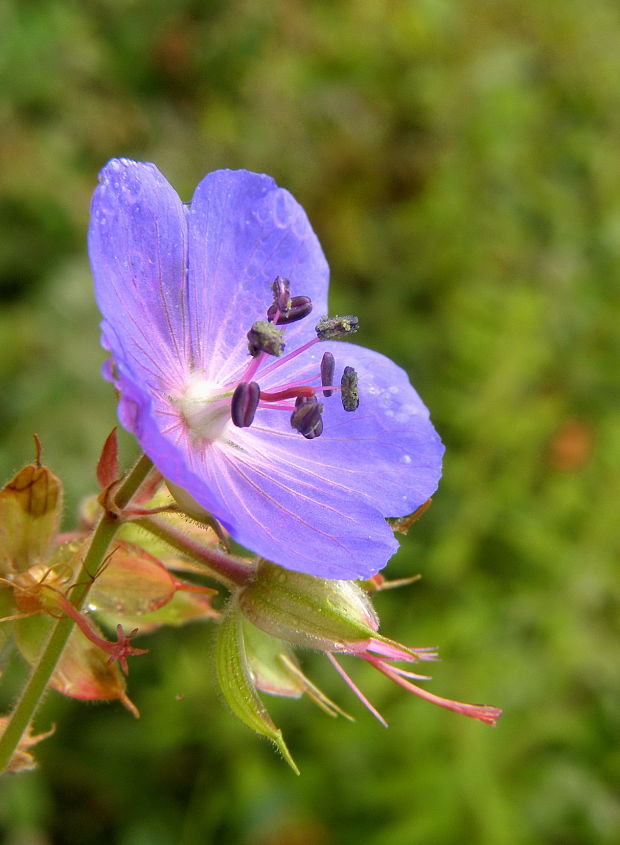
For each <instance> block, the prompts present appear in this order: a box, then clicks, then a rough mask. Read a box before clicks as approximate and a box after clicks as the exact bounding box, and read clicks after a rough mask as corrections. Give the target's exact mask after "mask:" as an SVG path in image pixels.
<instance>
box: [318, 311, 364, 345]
mask: <svg viewBox="0 0 620 845" xmlns="http://www.w3.org/2000/svg"><path fill="white" fill-rule="evenodd" d="M359 327H360V321H359V320H358V318H357V317H355V316H354V315H353V314H346V315H345V316H343V317H321V319H320V320H319V322H318V323H317V324H316V326H315V331H316V336H317V337H318V339H319V340H340V338H341V337H345V336H346V335H348V334H353V332H356V331H357V330H358V329H359Z"/></svg>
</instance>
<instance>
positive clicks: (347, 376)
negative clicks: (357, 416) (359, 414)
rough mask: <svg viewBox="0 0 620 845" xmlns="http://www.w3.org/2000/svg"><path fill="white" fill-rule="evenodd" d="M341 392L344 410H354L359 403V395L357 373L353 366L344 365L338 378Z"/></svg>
mask: <svg viewBox="0 0 620 845" xmlns="http://www.w3.org/2000/svg"><path fill="white" fill-rule="evenodd" d="M340 387H341V388H342V393H341V394H340V396H341V398H342V407H343V408H344V409H345V411H356V410H357V409H358V407H359V404H360V395H359V390H358V387H357V373H356V372H355V370H354V369H353V367H345V368H344V372H343V374H342V378H341V380H340Z"/></svg>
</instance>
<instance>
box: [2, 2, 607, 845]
mask: <svg viewBox="0 0 620 845" xmlns="http://www.w3.org/2000/svg"><path fill="white" fill-rule="evenodd" d="M619 43H620V7H619V6H618V4H617V3H616V2H615V0H546V2H544V3H540V2H538V0H501V2H498V0H458V2H457V0H454V2H450V0H416V2H414V0H401V2H392V0H348V1H347V0H308V1H307V2H304V1H303V0H274V2H256V0H247V2H243V1H242V0H227V2H225V0H149V2H141V0H89V2H88V3H82V2H78V0H75V2H73V1H72V0H67V2H52V0H29V1H28V2H22V0H5V2H4V3H3V4H2V6H1V9H0V122H1V127H2V129H1V132H0V171H1V172H0V232H1V234H0V300H1V313H0V437H1V440H0V471H1V475H2V478H3V479H4V478H8V476H9V474H10V473H12V472H13V471H15V470H16V469H17V468H18V467H19V466H20V465H21V464H23V463H25V462H26V461H28V460H30V459H31V457H32V454H33V445H32V433H33V432H37V433H38V434H39V435H40V437H41V439H42V440H43V443H44V450H45V458H46V460H47V462H48V463H49V464H50V465H51V466H52V467H53V468H54V469H55V471H56V472H57V473H58V474H60V475H61V476H62V477H63V479H64V481H65V484H66V488H67V496H66V500H67V501H66V520H67V526H69V525H70V524H71V520H72V519H73V517H74V513H75V509H76V507H77V504H78V502H79V500H80V498H81V497H82V496H84V495H85V494H86V493H88V492H89V491H91V490H92V489H93V488H94V485H95V479H94V465H95V461H96V458H97V455H98V450H99V449H100V445H101V443H102V441H103V438H104V436H105V435H106V434H107V432H108V431H109V430H110V428H111V427H112V425H113V424H114V421H115V408H114V400H113V397H112V394H111V391H110V389H109V386H108V385H107V384H106V383H104V382H103V381H102V380H101V379H100V377H99V367H100V364H101V362H102V360H103V354H102V352H101V350H100V349H99V345H98V328H97V324H98V317H97V313H96V310H95V306H94V302H93V296H92V290H91V280H90V275H89V268H88V263H87V257H86V249H85V232H86V227H87V223H88V206H89V199H90V195H91V192H92V190H93V188H94V185H95V182H96V175H97V172H98V170H99V169H100V167H101V166H102V165H103V164H104V163H105V161H106V160H107V159H108V158H110V157H112V156H117V155H127V156H130V157H134V158H138V159H141V160H151V161H154V162H156V163H157V165H158V166H159V167H160V169H161V170H162V171H163V172H164V173H165V174H166V175H167V177H168V178H169V179H170V181H171V182H172V183H173V184H174V185H175V187H176V188H177V189H178V191H179V193H180V195H181V196H182V197H183V198H184V199H189V198H190V197H191V194H192V191H193V188H194V185H195V183H196V182H197V181H198V180H199V179H200V178H201V177H202V175H203V174H204V173H205V172H206V171H209V170H212V169H215V168H218V167H246V168H249V169H254V170H258V171H262V172H267V173H270V174H272V175H273V176H274V177H275V178H276V179H277V181H278V182H279V183H280V184H281V185H283V186H285V187H287V188H288V189H289V190H291V191H292V193H293V194H294V195H295V196H296V197H297V198H298V199H299V200H300V202H301V203H302V204H303V205H304V206H305V208H306V210H307V212H308V214H309V216H310V219H311V221H312V222H313V225H314V227H315V229H316V231H317V233H318V235H319V237H320V239H321V241H322V243H323V246H324V249H325V252H326V254H327V257H328V260H329V262H330V265H331V268H332V294H331V304H332V308H333V311H334V312H338V311H341V312H342V311H344V312H345V313H346V312H350V311H353V312H355V313H358V314H359V316H360V318H361V320H362V325H363V333H362V334H361V335H360V340H361V341H362V342H364V343H365V344H367V345H369V346H372V347H375V348H377V349H380V350H381V351H383V352H385V353H387V354H388V355H390V356H391V357H393V358H394V359H396V361H398V362H399V363H400V364H401V365H402V366H404V367H405V368H406V369H407V370H408V371H409V372H410V373H411V376H412V380H413V382H414V383H415V385H416V386H417V388H418V389H419V391H420V392H421V394H422V395H423V396H424V398H425V400H426V401H427V403H428V405H429V407H430V408H431V410H432V414H433V418H434V421H435V423H436V425H437V428H438V429H439V431H440V432H441V435H442V437H443V439H444V441H445V443H446V446H447V453H446V461H445V475H444V479H443V482H442V485H441V488H440V491H439V493H438V495H437V496H436V498H435V501H434V503H433V506H432V508H431V509H430V511H429V512H428V514H427V515H426V516H425V517H424V519H423V520H422V521H421V522H420V523H419V524H418V525H417V526H416V527H415V528H414V530H412V532H411V533H410V534H409V536H408V537H407V538H405V539H404V541H403V543H402V549H401V551H400V553H399V554H398V555H397V556H396V557H395V558H394V559H393V561H392V562H391V563H390V567H389V569H388V573H389V574H390V575H391V576H392V577H398V576H404V575H407V574H411V573H414V572H419V573H421V574H422V576H423V579H422V580H421V582H419V583H418V584H416V585H414V586H413V587H410V588H408V589H406V590H401V591H398V592H396V591H394V592H391V593H383V594H381V595H380V596H378V598H377V600H376V604H377V607H378V609H379V611H380V614H381V616H382V621H383V630H384V631H385V632H386V633H389V634H390V635H392V636H394V637H397V638H399V639H401V640H403V641H405V642H408V643H411V644H415V645H434V644H437V645H439V646H440V648H441V653H442V656H443V661H442V663H440V664H438V665H437V666H436V667H434V670H435V671H434V681H433V684H432V687H431V688H432V689H433V691H435V692H437V693H439V694H444V695H447V696H452V697H456V698H461V699H463V700H473V701H481V700H482V701H485V702H487V703H492V704H496V705H500V706H502V707H504V708H505V711H506V712H505V715H504V717H503V719H502V720H501V722H500V724H499V726H498V727H497V728H496V729H494V730H493V729H490V728H488V727H486V726H484V725H481V724H478V723H471V722H469V721H468V720H466V719H464V718H461V717H458V716H456V715H454V714H451V713H447V712H445V711H442V710H438V709H434V708H433V707H432V706H430V705H427V704H425V703H423V702H421V701H419V700H417V699H413V698H410V697H408V696H407V695H406V694H405V693H404V692H402V691H400V690H398V689H396V688H391V687H390V685H389V682H388V681H387V679H384V678H382V677H381V676H379V675H375V674H373V672H372V670H371V669H370V667H363V666H355V665H353V666H351V667H350V668H351V671H352V673H353V674H354V675H355V678H356V679H357V681H358V682H359V683H360V685H362V686H363V688H364V689H365V691H366V692H367V694H368V695H369V697H370V698H371V700H372V701H373V702H374V703H375V704H376V705H377V706H378V707H379V708H380V709H381V710H382V712H383V713H384V714H385V716H386V718H387V719H388V721H389V722H390V728H389V730H387V731H386V730H384V729H383V728H382V727H381V726H380V725H378V724H377V723H375V722H374V721H373V719H372V717H371V716H370V715H369V714H367V713H366V712H365V711H364V710H363V709H362V708H361V706H359V705H358V703H357V702H356V701H355V700H352V697H351V695H350V693H349V691H348V690H347V689H346V688H345V687H344V686H342V685H341V683H340V681H339V679H338V678H337V677H336V676H335V675H334V674H333V672H332V670H331V669H330V667H329V666H328V665H327V663H326V661H324V660H323V659H320V658H319V657H318V656H316V655H311V654H310V655H308V656H307V660H306V664H305V665H306V668H307V671H308V672H309V673H310V674H311V675H312V677H313V678H314V679H315V680H316V681H317V682H319V683H320V684H321V685H322V686H323V687H324V688H325V689H326V690H327V691H328V692H329V693H330V694H331V695H332V696H333V697H335V698H337V700H339V701H340V703H341V704H342V705H343V706H345V707H347V708H350V709H351V710H352V711H353V712H354V714H355V715H356V716H357V717H358V721H357V723H356V724H349V723H346V722H344V721H342V720H340V721H333V720H330V719H329V718H327V717H326V716H324V715H323V714H322V713H320V712H319V711H316V710H315V709H314V708H313V706H312V705H311V704H310V703H309V702H306V701H303V702H290V701H285V700H270V701H269V702H268V704H269V707H270V709H271V712H272V715H273V716H274V718H275V720H276V721H277V722H278V724H279V725H280V726H281V727H282V728H283V730H284V732H285V735H286V737H287V740H288V744H289V746H290V747H291V749H292V751H293V754H294V756H295V757H296V760H297V762H298V763H299V765H300V768H301V770H302V776H301V778H296V777H295V776H294V775H292V774H291V772H290V771H289V770H288V768H287V767H286V765H285V764H284V763H283V762H282V761H281V760H280V759H279V758H278V757H277V756H276V754H274V753H273V751H272V749H271V747H270V746H269V745H268V743H266V742H265V741H261V740H259V739H258V738H255V737H254V736H253V735H252V734H251V733H250V732H249V731H247V730H246V729H245V728H244V727H243V726H242V725H241V724H239V723H238V722H237V721H236V720H235V719H234V718H233V717H232V716H231V715H230V714H229V713H228V712H227V710H226V708H225V705H224V704H223V702H222V701H221V699H220V698H219V697H218V694H217V692H216V690H215V683H214V678H213V667H212V663H211V656H210V648H211V646H210V643H211V637H212V633H213V632H212V630H210V629H209V628H207V627H201V626H194V627H188V628H187V629H185V630H182V631H162V632H160V633H158V634H157V635H156V636H154V637H152V638H151V640H150V642H149V643H148V645H149V646H150V648H151V653H150V654H149V656H148V657H145V658H140V659H139V660H137V659H136V660H135V661H134V662H133V664H132V669H131V677H130V692H131V694H132V697H133V699H134V700H135V701H136V703H137V705H138V706H139V708H140V709H141V711H142V719H141V720H140V721H139V722H136V721H134V720H133V719H132V718H131V717H130V716H129V715H128V714H127V713H126V712H125V711H123V709H122V708H121V707H120V705H119V706H117V705H100V706H86V705H82V704H79V703H76V702H73V701H69V700H66V699H62V698H61V696H59V695H57V694H56V693H51V694H50V695H49V696H48V698H47V699H46V702H45V705H44V707H43V709H42V710H41V712H40V714H39V717H38V721H37V727H38V728H39V729H41V730H43V729H45V728H47V727H48V726H49V724H50V723H51V722H54V723H56V725H57V730H56V735H55V737H54V738H53V739H51V740H49V741H47V742H46V743H44V744H43V745H42V746H41V747H40V751H39V755H38V757H39V760H40V767H39V769H38V770H37V771H35V772H32V773H29V774H26V775H23V776H15V777H12V778H8V779H6V780H4V781H3V783H2V785H1V786H0V827H2V828H3V829H4V831H5V834H4V835H5V841H6V842H8V843H10V845H47V843H79V845H91V843H92V845H95V844H96V845H99V843H104V842H105V843H119V845H168V843H176V845H193V843H242V845H341V843H342V845H353V843H356V845H357V843H369V844H370V845H402V843H405V845H417V843H419V845H452V843H454V845H456V843H459V845H460V843H476V844H477V845H478V844H479V845H529V844H530V843H549V844H550V845H577V843H617V842H619V841H620V804H619V783H618V781H619V778H620V751H619V750H618V749H619V746H618V734H619V729H620V703H619V695H620V683H619V681H620V671H619V667H620V659H619V656H620V649H619V648H618V637H619V635H620V626H619V622H618V611H619V605H620V589H619V585H620V578H619V577H618V551H619V535H618V501H619V498H620V474H619V472H618V462H619V458H620V426H619V424H618V400H619V399H620V391H619V389H618V384H619V382H618V372H619V354H620V307H619V295H618V290H619V287H618V277H619V270H620V50H619V49H618V44H619ZM123 446H124V453H125V457H126V460H127V461H129V460H131V458H132V456H133V451H132V449H133V447H132V445H131V442H130V440H129V439H128V438H125V440H124V441H123ZM365 668H368V671H365ZM9 686H10V684H9ZM10 694H11V693H10V691H9V693H5V701H4V706H8V703H9V702H8V701H7V700H6V699H7V697H9V696H10ZM179 696H183V698H182V700H179Z"/></svg>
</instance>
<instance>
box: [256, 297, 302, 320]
mask: <svg viewBox="0 0 620 845" xmlns="http://www.w3.org/2000/svg"><path fill="white" fill-rule="evenodd" d="M311 311H312V300H311V299H310V297H309V296H293V297H291V299H289V300H288V304H287V307H286V308H284V309H283V308H280V306H279V305H278V304H277V303H276V302H274V303H273V304H272V305H270V306H269V308H268V309H267V319H268V320H269V322H271V323H273V322H275V321H276V320H277V323H278V325H281V324H285V323H296V322H297V320H303V318H304V317H307V316H308V314H309V313H310V312H311ZM277 315H279V316H277Z"/></svg>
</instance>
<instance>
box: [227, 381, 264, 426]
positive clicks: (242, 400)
mask: <svg viewBox="0 0 620 845" xmlns="http://www.w3.org/2000/svg"><path fill="white" fill-rule="evenodd" d="M259 399H260V387H259V385H258V383H257V382H255V381H249V382H247V381H244V382H241V383H240V384H238V385H237V387H236V388H235V392H234V393H233V395H232V399H231V402H230V416H231V419H232V421H233V423H234V424H235V425H236V426H237V427H238V428H248V427H249V426H251V425H252V422H253V421H254V414H255V413H256V409H257V408H258V402H259Z"/></svg>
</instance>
